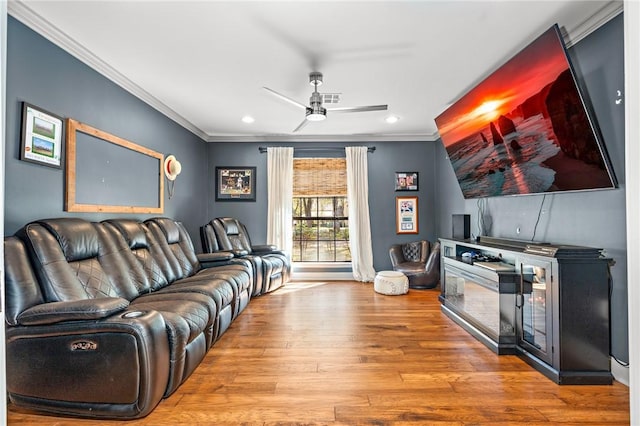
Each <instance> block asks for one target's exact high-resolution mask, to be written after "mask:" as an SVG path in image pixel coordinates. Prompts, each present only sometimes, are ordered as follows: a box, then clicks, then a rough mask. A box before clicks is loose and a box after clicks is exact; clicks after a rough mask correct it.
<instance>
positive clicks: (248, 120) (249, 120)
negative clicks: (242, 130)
mask: <svg viewBox="0 0 640 426" xmlns="http://www.w3.org/2000/svg"><path fill="white" fill-rule="evenodd" d="M254 121H256V119H255V118H253V117H251V116H250V115H245V116H244V117H242V122H243V123H247V124H251V123H253V122H254Z"/></svg>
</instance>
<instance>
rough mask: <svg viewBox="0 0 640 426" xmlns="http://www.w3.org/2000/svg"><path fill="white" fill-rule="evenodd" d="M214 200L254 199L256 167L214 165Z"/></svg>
mask: <svg viewBox="0 0 640 426" xmlns="http://www.w3.org/2000/svg"><path fill="white" fill-rule="evenodd" d="M216 201H256V168H255V167H248V166H216Z"/></svg>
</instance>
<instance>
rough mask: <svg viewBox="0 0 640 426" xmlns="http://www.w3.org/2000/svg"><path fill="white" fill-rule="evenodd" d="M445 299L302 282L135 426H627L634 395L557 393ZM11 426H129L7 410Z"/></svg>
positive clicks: (253, 315)
mask: <svg viewBox="0 0 640 426" xmlns="http://www.w3.org/2000/svg"><path fill="white" fill-rule="evenodd" d="M438 292H439V291H438V290H411V291H410V292H409V293H408V294H407V295H403V296H383V295H380V294H377V293H375V292H374V291H373V286H372V284H363V283H358V282H340V281H336V282H304V283H303V282H293V283H289V284H288V285H287V286H286V287H284V288H282V289H280V290H278V291H276V292H275V293H272V294H269V295H266V296H262V297H259V298H256V299H254V300H252V301H251V303H250V304H249V307H248V308H247V309H246V310H245V311H244V312H243V313H242V314H241V316H240V317H239V318H238V319H237V320H236V321H235V322H234V323H233V324H232V325H231V327H230V328H229V330H228V331H227V333H226V334H225V335H224V336H223V337H222V338H221V340H220V341H218V342H217V343H216V344H215V346H214V347H213V348H212V349H211V350H210V351H209V353H208V354H207V356H206V358H205V360H204V361H203V362H202V364H201V365H200V366H199V367H198V368H197V369H196V371H195V372H194V373H193V374H192V375H191V377H190V378H189V379H187V381H185V383H183V384H182V386H181V387H180V388H179V389H178V390H177V391H176V392H175V393H174V394H173V395H172V396H171V397H169V398H168V399H165V400H163V401H162V402H161V403H160V404H159V405H158V407H156V409H155V410H154V411H153V412H152V413H151V414H150V415H149V416H147V417H146V418H144V419H140V420H135V421H129V422H126V424H127V425H172V426H173V425H190V426H193V425H221V424H233V425H236V424H248V425H287V424H290V425H299V424H318V425H321V424H326V425H334V424H340V425H418V424H420V425H492V426H495V425H523V424H526V425H533V426H535V425H551V424H563V425H586V424H593V425H625V424H629V390H628V388H627V387H626V386H624V385H622V384H620V383H617V382H616V383H614V384H613V385H612V386H558V385H556V384H555V383H553V382H552V381H550V380H549V379H547V378H545V377H544V376H543V375H542V374H540V373H539V372H537V371H536V370H534V369H532V368H531V367H529V366H528V365H527V364H526V363H524V362H523V361H522V360H520V359H519V358H517V357H516V356H511V355H502V356H497V355H495V354H494V353H493V352H491V351H490V350H489V349H487V348H486V347H485V346H483V345H482V344H481V343H479V342H478V341H477V340H475V339H474V338H473V337H471V336H470V335H469V334H467V333H466V332H465V331H464V330H462V329H461V328H460V327H458V326H457V325H456V324H455V323H453V322H452V321H451V320H450V319H448V318H447V317H446V316H445V315H443V314H442V313H441V312H440V304H439V302H438V299H437V297H438ZM8 421H9V424H10V425H36V424H37V425H44V424H51V425H85V424H98V423H99V424H101V425H111V424H118V425H122V424H124V423H123V422H107V421H100V422H97V421H90V420H82V419H69V418H60V417H51V416H47V415H42V414H37V413H34V412H29V411H26V410H22V409H19V408H16V407H14V406H12V405H9V416H8Z"/></svg>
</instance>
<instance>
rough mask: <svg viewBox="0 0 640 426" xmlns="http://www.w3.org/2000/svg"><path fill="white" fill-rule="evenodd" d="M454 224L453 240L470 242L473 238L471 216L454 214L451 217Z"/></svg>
mask: <svg viewBox="0 0 640 426" xmlns="http://www.w3.org/2000/svg"><path fill="white" fill-rule="evenodd" d="M451 222H452V224H453V233H452V234H453V235H452V236H453V238H455V239H458V240H468V239H469V238H471V216H470V215H468V214H454V215H452V216H451Z"/></svg>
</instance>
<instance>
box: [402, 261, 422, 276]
mask: <svg viewBox="0 0 640 426" xmlns="http://www.w3.org/2000/svg"><path fill="white" fill-rule="evenodd" d="M394 270H396V271H398V272H402V273H403V274H405V275H415V274H420V273H423V272H425V270H426V268H425V264H424V263H420V262H404V263H400V264H398V265H396V266H395V268H394Z"/></svg>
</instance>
